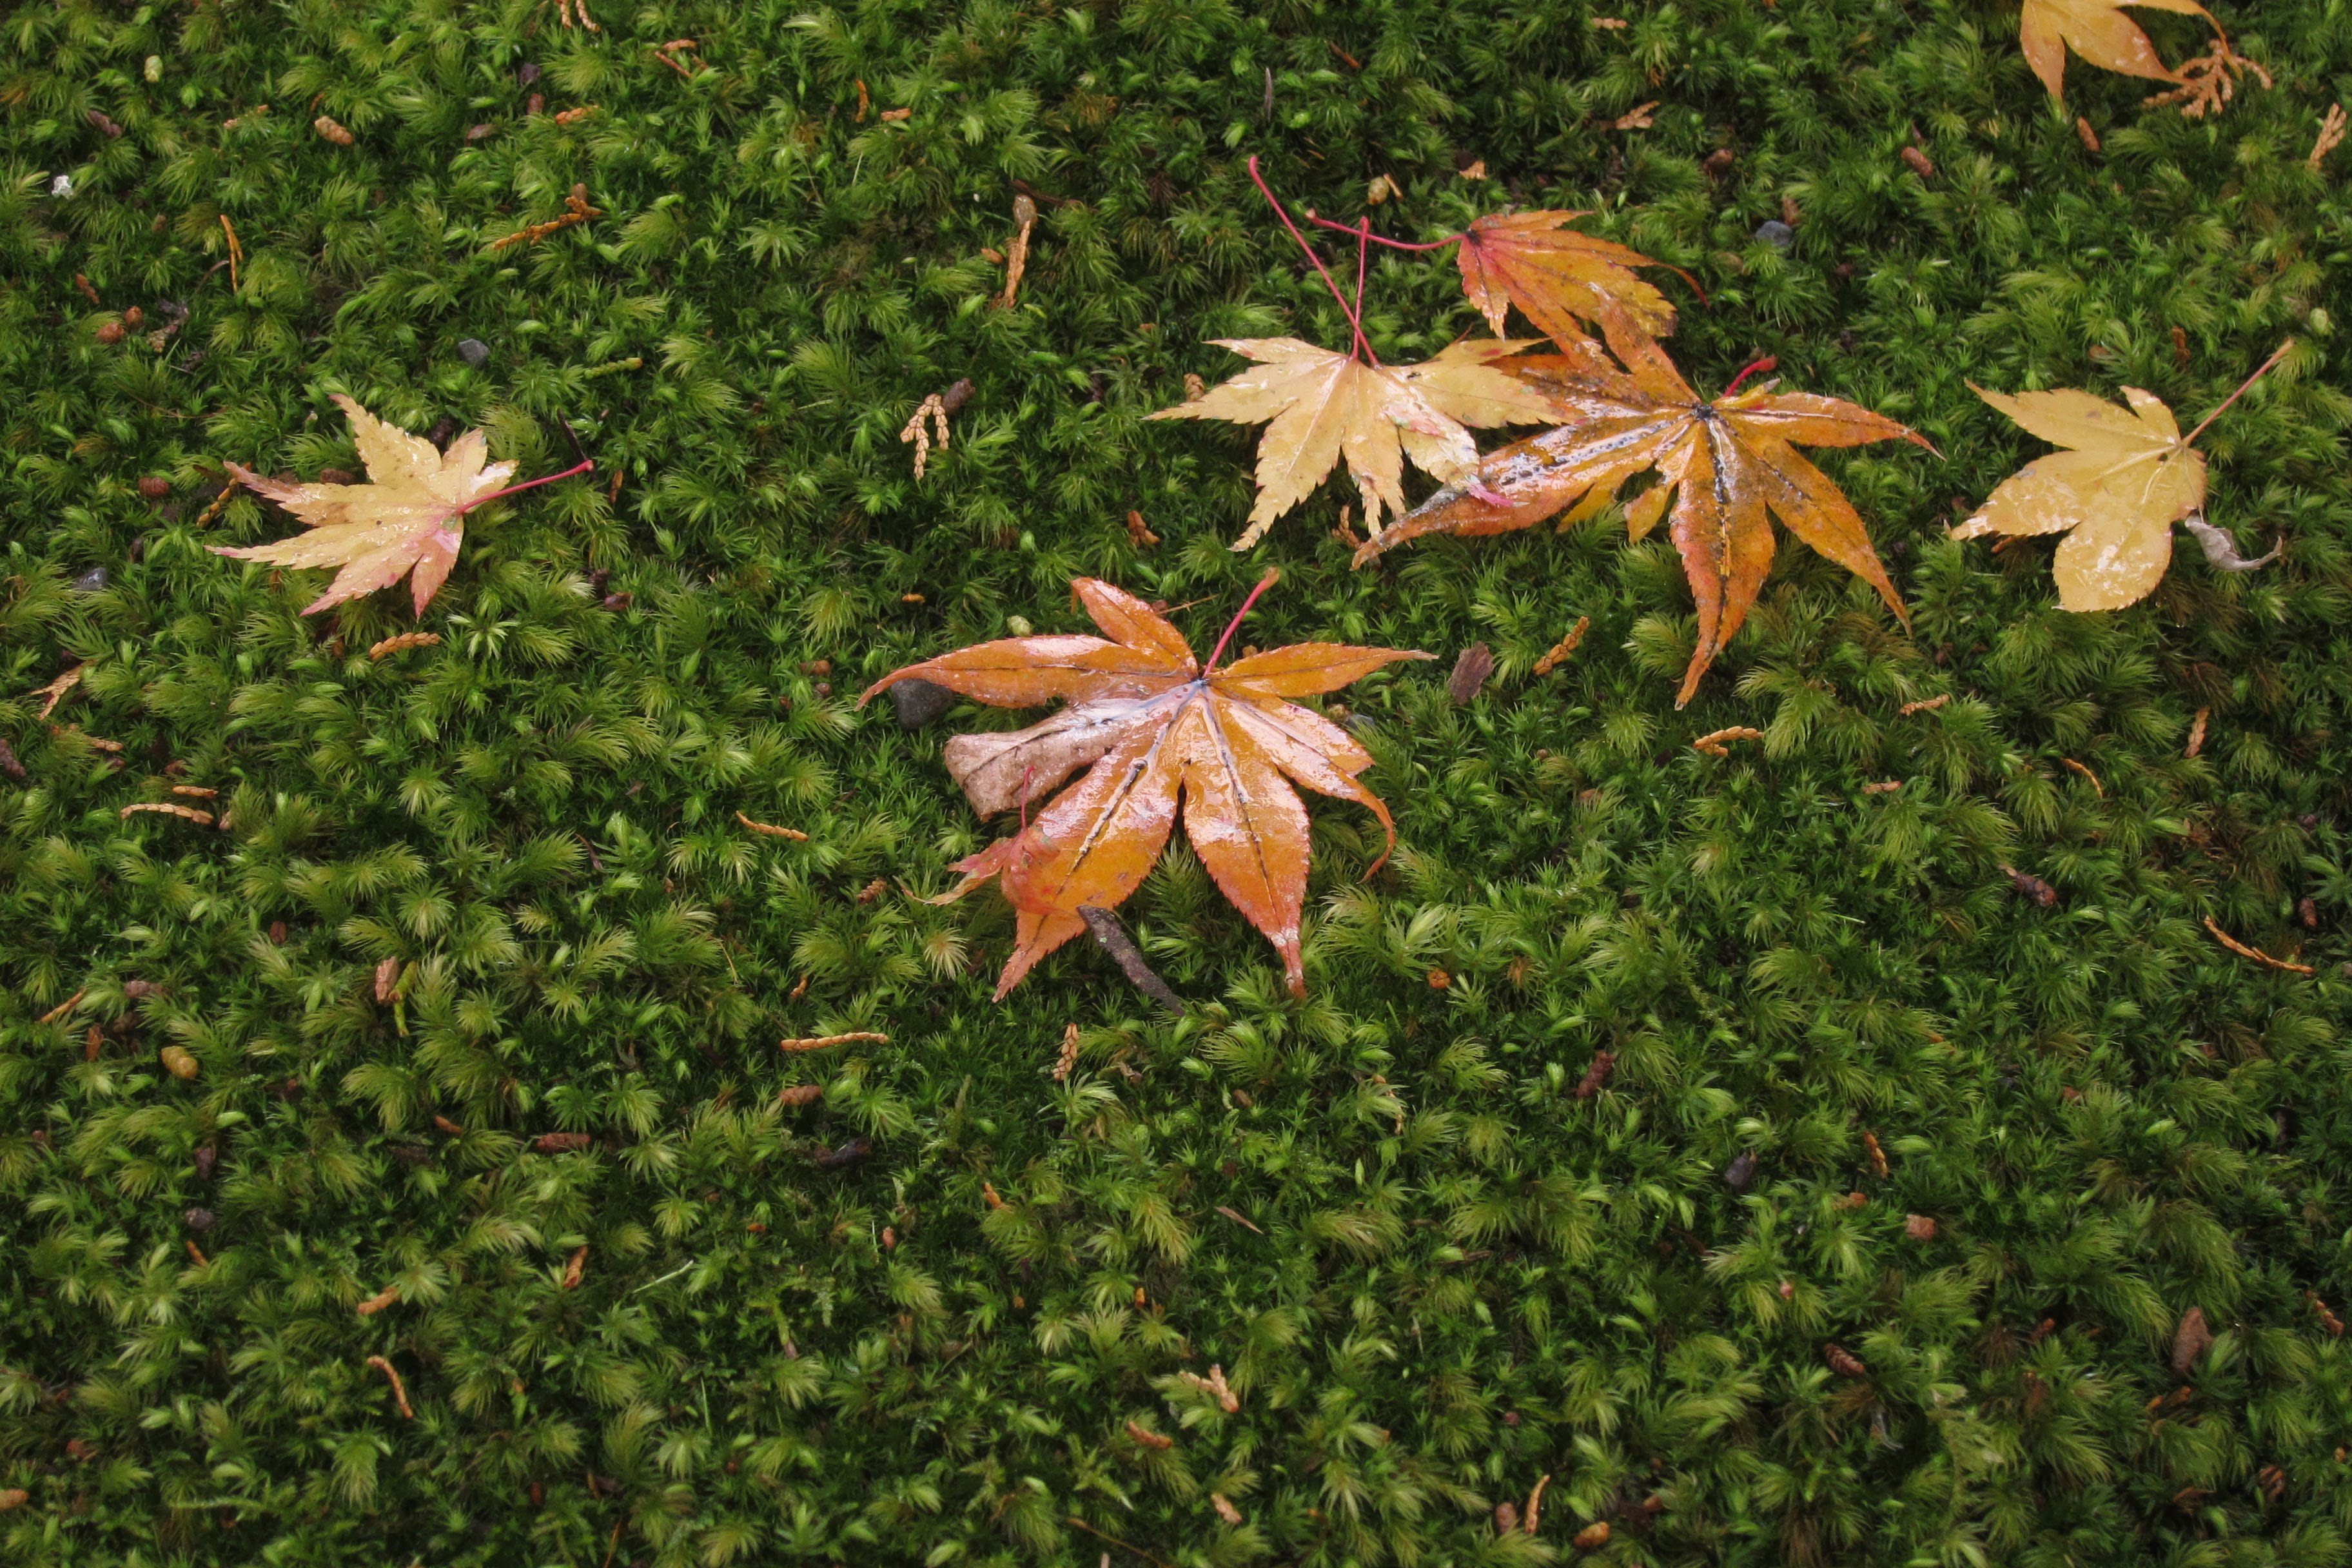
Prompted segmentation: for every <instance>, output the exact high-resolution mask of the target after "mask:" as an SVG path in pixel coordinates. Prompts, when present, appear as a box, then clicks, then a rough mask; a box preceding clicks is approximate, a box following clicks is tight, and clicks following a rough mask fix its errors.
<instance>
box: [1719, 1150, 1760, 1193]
mask: <svg viewBox="0 0 2352 1568" xmlns="http://www.w3.org/2000/svg"><path fill="white" fill-rule="evenodd" d="M1755 1179H1756V1155H1755V1154H1754V1152H1744V1153H1742V1154H1741V1155H1740V1156H1739V1158H1738V1159H1737V1160H1734V1161H1733V1162H1731V1163H1730V1164H1729V1165H1727V1166H1726V1167H1725V1168H1724V1172H1723V1184H1724V1185H1725V1186H1727V1187H1729V1188H1730V1189H1731V1190H1732V1191H1733V1192H1735V1193H1744V1192H1746V1191H1747V1190H1748V1184H1749V1183H1750V1182H1753V1181H1754V1180H1755Z"/></svg>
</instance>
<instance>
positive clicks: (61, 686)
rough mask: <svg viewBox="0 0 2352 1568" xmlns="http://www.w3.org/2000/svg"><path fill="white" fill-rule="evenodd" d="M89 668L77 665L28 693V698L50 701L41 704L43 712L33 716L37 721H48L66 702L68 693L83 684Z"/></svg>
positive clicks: (84, 665)
mask: <svg viewBox="0 0 2352 1568" xmlns="http://www.w3.org/2000/svg"><path fill="white" fill-rule="evenodd" d="M87 669H89V666H88V665H86V664H78V665H75V666H74V667H73V668H71V669H68V670H67V671H66V672H65V673H64V674H63V675H60V676H58V678H57V679H55V680H52V681H50V682H49V683H48V684H47V686H44V687H42V688H41V689H39V690H37V691H28V692H26V694H25V695H26V696H27V697H45V698H47V701H46V702H43V703H42V704H41V710H40V711H39V712H38V713H36V714H35V715H33V716H34V717H35V718H37V719H46V718H47V717H48V716H49V715H50V714H52V713H54V712H56V711H57V710H58V703H59V702H61V701H63V700H65V695H66V693H67V692H68V691H71V690H72V689H74V688H75V687H77V686H79V685H80V684H81V678H82V673H83V672H84V671H85V670H87Z"/></svg>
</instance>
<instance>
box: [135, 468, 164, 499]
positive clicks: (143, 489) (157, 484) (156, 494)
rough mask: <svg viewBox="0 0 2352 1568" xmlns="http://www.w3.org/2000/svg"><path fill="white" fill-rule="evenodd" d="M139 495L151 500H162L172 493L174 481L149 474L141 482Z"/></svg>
mask: <svg viewBox="0 0 2352 1568" xmlns="http://www.w3.org/2000/svg"><path fill="white" fill-rule="evenodd" d="M139 493H140V494H141V495H142V496H145V497H146V498H147V499H148V500H163V498H164V497H165V496H167V495H170V494H171V493H172V481H171V480H169V479H159V478H157V477H156V476H155V475H153V474H149V475H148V476H147V477H146V478H144V479H141V480H140V481H139Z"/></svg>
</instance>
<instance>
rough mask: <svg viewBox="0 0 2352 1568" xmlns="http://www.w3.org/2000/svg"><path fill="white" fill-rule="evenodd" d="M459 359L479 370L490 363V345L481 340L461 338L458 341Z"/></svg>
mask: <svg viewBox="0 0 2352 1568" xmlns="http://www.w3.org/2000/svg"><path fill="white" fill-rule="evenodd" d="M457 357H458V358H459V359H461V360H464V361H465V362H466V363H467V364H469V365H472V366H473V367H474V368H475V369H476V370H479V369H481V368H482V367H483V366H484V365H486V364H488V363H490V345H489V344H488V343H486V342H483V341H482V340H481V339H479V338H460V339H459V340H458V341H457Z"/></svg>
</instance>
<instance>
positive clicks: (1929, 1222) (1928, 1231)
mask: <svg viewBox="0 0 2352 1568" xmlns="http://www.w3.org/2000/svg"><path fill="white" fill-rule="evenodd" d="M1903 1234H1904V1235H1906V1236H1907V1237H1910V1238H1911V1239H1912V1240H1914V1241H1933V1240H1935V1239H1936V1222H1935V1221H1934V1220H1933V1219H1931V1218H1929V1217H1928V1216H1927V1215H1923V1214H1915V1215H1904V1216H1903Z"/></svg>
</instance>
